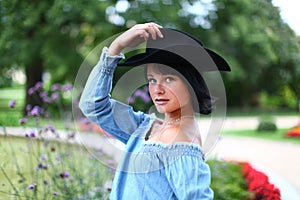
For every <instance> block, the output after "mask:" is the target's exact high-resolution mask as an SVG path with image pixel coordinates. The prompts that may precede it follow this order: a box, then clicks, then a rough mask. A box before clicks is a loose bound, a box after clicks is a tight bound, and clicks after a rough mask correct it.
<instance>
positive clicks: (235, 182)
mask: <svg viewBox="0 0 300 200" xmlns="http://www.w3.org/2000/svg"><path fill="white" fill-rule="evenodd" d="M207 163H208V164H209V165H210V168H211V175H212V183H211V188H212V189H213V190H214V193H215V194H214V199H215V200H228V199H230V200H240V199H251V198H252V197H253V194H252V193H250V192H248V191H247V182H246V181H245V179H244V177H243V174H242V169H241V167H240V165H239V164H237V163H233V162H225V161H219V160H208V162H207Z"/></svg>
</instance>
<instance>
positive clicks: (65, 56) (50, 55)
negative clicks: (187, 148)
mask: <svg viewBox="0 0 300 200" xmlns="http://www.w3.org/2000/svg"><path fill="white" fill-rule="evenodd" d="M149 21H154V22H157V23H159V24H161V25H162V26H164V27H171V28H177V29H181V30H184V31H186V32H188V33H190V34H192V35H195V36H196V37H197V38H198V39H200V40H201V41H203V43H204V45H205V47H208V48H210V49H213V50H215V51H216V52H218V53H219V54H221V55H222V56H223V57H224V58H225V59H226V60H227V61H228V62H229V64H230V66H231V68H232V72H231V73H226V74H225V73H224V74H221V75H222V78H223V80H224V84H225V88H226V94H227V102H228V106H229V108H232V109H233V108H234V109H235V110H238V111H239V112H238V114H241V111H243V110H255V111H257V110H268V111H274V110H277V111H278V110H282V109H283V110H287V111H289V112H294V113H295V111H296V109H297V105H298V93H299V91H300V82H299V80H298V79H297V78H298V77H300V68H299V66H298V64H299V63H300V40H299V36H297V35H296V34H295V33H294V32H293V31H292V30H291V28H290V27H289V26H288V25H287V24H286V23H285V22H284V21H283V20H282V19H281V17H280V13H279V9H278V8H276V7H274V6H273V5H272V1H271V0H239V1H232V0H211V1H207V0H205V1H204V0H178V1H174V0H122V1H121V0H118V1H117V0H76V1H73V0H61V1H54V0H40V1H29V0H22V1H21V0H12V1H10V0H0V54H1V56H0V109H1V110H0V127H1V128H2V129H3V132H4V133H6V128H5V127H6V126H19V127H21V128H23V129H24V136H26V138H22V139H20V138H15V137H11V136H8V135H6V136H1V140H0V141H1V142H0V150H1V152H2V153H4V154H1V156H2V155H5V156H3V157H1V158H2V159H3V161H4V162H2V163H3V164H2V163H1V165H0V170H1V173H0V174H1V175H0V183H1V186H0V192H1V193H0V196H1V195H2V196H3V195H7V197H11V196H13V197H14V198H15V199H23V198H24V199H52V198H54V197H55V198H57V199H87V198H89V199H93V198H95V199H97V198H98V199H99V198H102V199H105V198H107V196H108V194H109V186H108V185H107V182H109V181H110V180H111V178H112V177H113V170H111V169H112V168H111V167H112V166H103V165H101V164H99V160H97V159H95V158H93V157H91V155H90V154H89V153H88V152H87V151H86V149H83V147H82V146H78V145H76V144H73V140H74V133H75V132H74V127H73V126H72V125H71V126H70V123H71V122H73V119H72V114H71V109H72V105H73V104H74V103H76V102H72V98H71V90H72V83H73V82H74V80H75V77H76V74H77V72H78V70H79V67H80V66H81V64H82V62H83V61H84V59H85V58H86V57H87V55H88V54H89V53H90V52H91V51H92V50H93V49H94V48H95V47H96V46H97V45H98V44H99V43H101V42H102V41H104V40H106V39H107V38H109V37H110V36H112V35H115V34H118V33H121V32H122V31H125V30H126V29H128V28H129V27H131V26H132V25H134V24H136V23H143V22H149ZM99 54H100V52H99ZM123 73H124V71H122V70H121V69H117V70H116V76H115V78H116V79H118V78H119V77H121V76H122V74H123ZM23 76H24V77H25V78H24V77H23ZM20 77H21V78H20ZM144 93H146V92H145V91H142V90H141V92H140V93H135V95H136V96H132V97H131V99H129V100H132V105H133V106H134V104H135V103H136V102H138V101H141V102H142V103H145V99H143V98H142V99H141V98H140V97H144ZM139 98H140V99H139ZM73 100H74V99H73ZM129 102H130V101H129ZM147 103H150V102H147ZM270 113H271V112H270ZM255 114H257V113H255ZM262 125H263V130H262V131H256V130H253V131H249V130H244V131H236V132H234V131H230V133H226V132H225V133H224V134H238V135H245V136H255V137H263V138H266V139H270V138H271V139H277V140H278V139H280V140H281V139H282V138H283V137H284V133H285V131H286V130H279V129H276V130H274V131H273V130H272V131H270V130H269V128H270V127H271V128H272V127H273V126H272V125H273V124H270V123H262ZM26 127H30V128H32V127H35V128H32V129H29V131H28V129H27V128H26ZM56 128H58V129H59V130H61V129H65V130H64V133H67V135H64V137H66V140H65V141H62V140H61V139H58V138H56V139H57V140H55V141H52V140H50V141H49V140H46V139H45V138H44V137H43V136H44V135H47V134H50V135H53V134H54V136H57V135H56V134H57V132H58V131H57V130H58V129H57V130H56ZM266 129H268V130H266ZM273 129H274V127H273ZM286 139H287V141H292V140H294V139H293V138H286ZM285 141H286V140H285ZM70 143H72V145H70ZM99 153H101V151H99ZM100 156H101V158H102V159H103V158H105V159H106V160H108V161H109V160H110V159H111V158H110V157H109V156H107V155H104V154H101V155H100ZM12 158H13V159H12ZM11 161H13V162H11ZM111 163H112V162H111ZM209 165H210V166H211V169H212V187H213V188H214V190H215V197H216V199H234V198H235V199H250V198H251V197H253V194H251V193H249V191H247V183H246V182H245V179H244V178H243V176H242V170H241V167H240V165H239V164H237V163H229V162H223V161H218V160H210V161H209ZM95 166H97V167H95ZM91 172H93V173H91Z"/></svg>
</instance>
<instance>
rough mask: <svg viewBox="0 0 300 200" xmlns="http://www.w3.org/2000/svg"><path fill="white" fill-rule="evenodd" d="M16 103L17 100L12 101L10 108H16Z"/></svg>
mask: <svg viewBox="0 0 300 200" xmlns="http://www.w3.org/2000/svg"><path fill="white" fill-rule="evenodd" d="M16 103H17V101H16V100H11V101H10V102H9V103H8V106H9V107H10V108H14V107H15V105H16Z"/></svg>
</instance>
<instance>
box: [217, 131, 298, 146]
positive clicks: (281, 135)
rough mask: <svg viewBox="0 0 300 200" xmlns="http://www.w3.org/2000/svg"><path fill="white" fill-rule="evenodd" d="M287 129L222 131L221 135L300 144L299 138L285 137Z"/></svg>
mask: <svg viewBox="0 0 300 200" xmlns="http://www.w3.org/2000/svg"><path fill="white" fill-rule="evenodd" d="M287 131H288V129H277V130H276V131H257V130H233V131H223V132H222V134H223V135H225V136H226V135H231V136H242V137H252V138H259V139H267V140H276V141H280V142H295V143H298V144H300V138H295V137H285V133H286V132H287Z"/></svg>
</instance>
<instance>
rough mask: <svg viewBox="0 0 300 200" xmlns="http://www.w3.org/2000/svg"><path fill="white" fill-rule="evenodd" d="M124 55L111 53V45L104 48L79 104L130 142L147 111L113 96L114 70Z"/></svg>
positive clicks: (110, 130) (95, 119)
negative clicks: (136, 110)
mask: <svg viewBox="0 0 300 200" xmlns="http://www.w3.org/2000/svg"><path fill="white" fill-rule="evenodd" d="M122 58H124V55H123V54H120V55H118V56H109V55H108V52H107V48H106V47H105V48H104V49H103V51H102V54H101V57H100V60H99V62H98V63H97V65H96V66H95V67H94V68H93V70H92V71H91V73H90V75H89V77H88V80H87V82H86V85H85V87H84V90H83V92H82V95H81V98H80V102H79V107H80V109H81V111H82V112H83V114H84V115H85V116H86V117H87V118H89V119H90V120H91V121H93V122H94V123H96V124H97V125H99V126H100V127H101V128H102V129H103V130H105V131H106V132H107V133H109V134H111V135H113V136H114V137H116V138H117V139H119V140H120V141H121V142H123V143H125V144H126V143H127V141H128V139H129V137H130V135H131V133H133V132H134V131H135V130H136V129H137V127H138V125H139V124H140V123H141V121H142V119H143V113H142V112H134V111H133V109H132V107H130V106H128V105H126V104H123V103H121V102H118V101H115V100H113V99H111V96H110V92H111V89H112V80H113V72H114V70H115V68H116V66H117V63H118V62H119V61H120V59H122Z"/></svg>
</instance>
